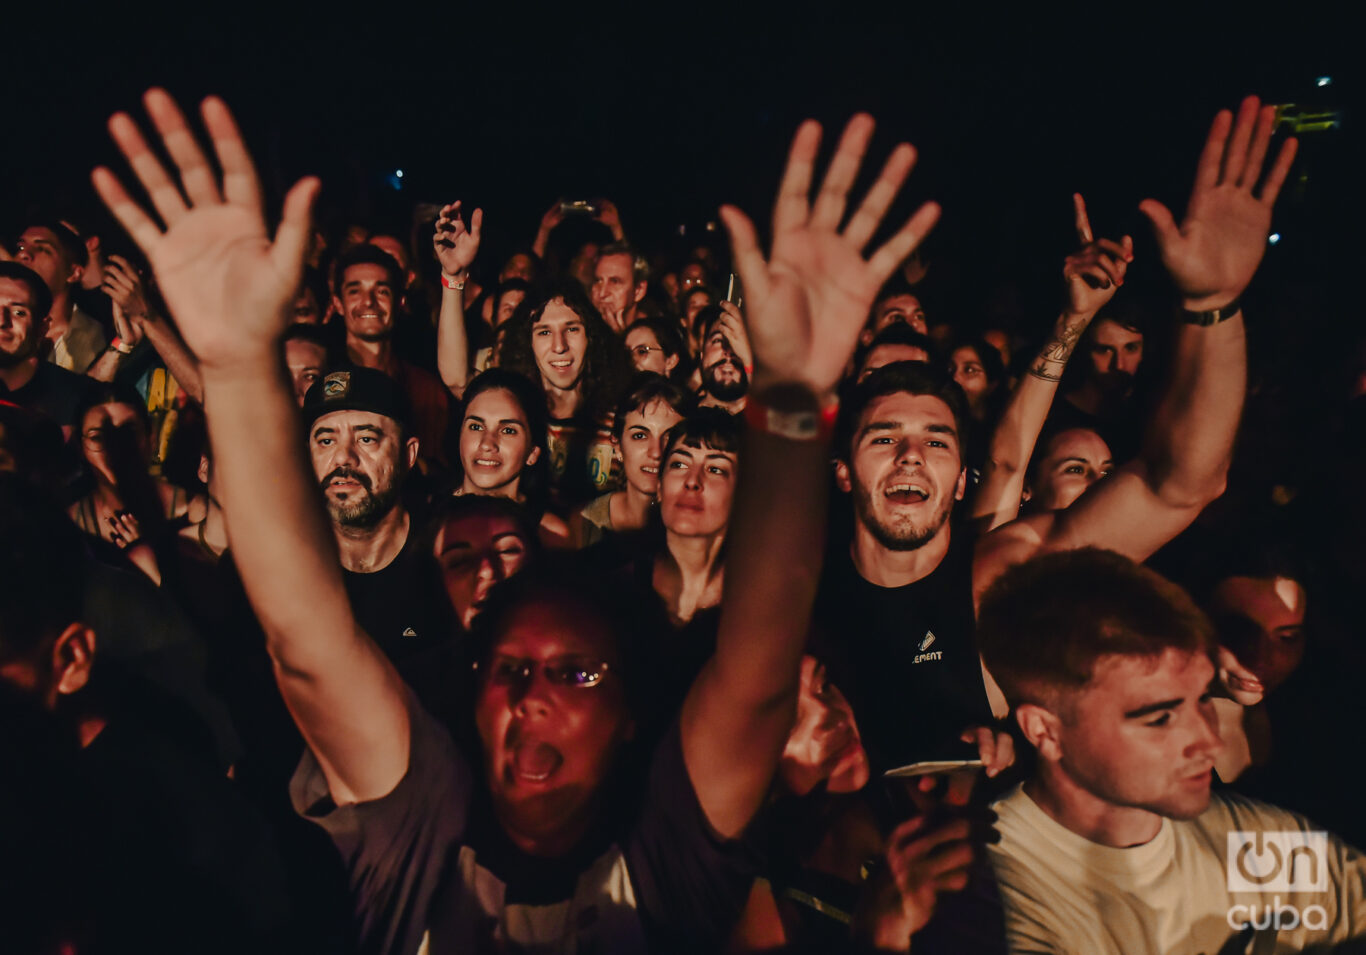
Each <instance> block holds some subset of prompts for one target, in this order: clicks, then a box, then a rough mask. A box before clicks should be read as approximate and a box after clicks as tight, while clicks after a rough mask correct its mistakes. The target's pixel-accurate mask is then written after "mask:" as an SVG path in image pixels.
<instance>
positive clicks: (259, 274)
mask: <svg viewBox="0 0 1366 955" xmlns="http://www.w3.org/2000/svg"><path fill="white" fill-rule="evenodd" d="M143 101H144V103H145V104H146V107H147V112H148V114H149V115H150V116H151V118H152V123H153V125H154V126H156V129H157V132H158V134H159V135H160V136H161V141H162V143H163V145H164V146H165V147H166V151H167V153H169V154H170V156H171V159H172V161H173V162H174V163H175V165H176V169H177V171H178V173H179V180H180V182H179V187H178V186H177V183H176V181H175V180H174V179H172V178H171V177H170V176H169V175H168V174H167V172H166V170H165V169H164V168H163V167H162V165H161V162H160V160H158V159H157V157H156V155H155V154H154V153H153V152H152V150H151V149H150V148H149V147H148V145H147V143H146V141H145V140H144V139H143V138H142V134H141V133H140V132H139V131H138V128H137V125H136V124H135V123H134V122H133V120H132V118H131V117H129V116H128V115H127V114H126V113H116V114H115V115H114V116H113V117H112V118H110V120H109V132H110V134H111V135H112V136H113V137H114V142H115V143H116V144H117V145H118V147H119V149H120V151H121V152H122V153H123V155H124V157H125V158H126V159H127V160H128V163H129V165H131V166H132V167H133V172H134V174H135V175H136V176H137V178H138V181H139V182H141V183H142V185H143V187H144V188H145V189H146V190H147V194H148V196H149V197H150V198H151V200H152V205H153V206H154V207H155V209H156V212H157V214H158V216H160V218H161V220H162V222H164V223H165V229H164V230H163V229H162V227H161V226H159V225H158V224H157V222H156V220H154V219H153V218H152V217H151V216H150V215H149V214H148V213H147V211H146V210H144V209H143V208H142V207H140V206H139V205H138V203H136V202H134V201H133V199H132V198H131V197H130V196H129V195H128V193H127V191H126V190H125V189H124V188H123V185H122V184H121V183H120V182H119V180H118V178H117V177H115V175H114V174H113V173H112V172H111V171H110V170H108V169H106V168H104V167H100V168H98V169H96V170H95V171H94V173H93V174H92V176H91V178H92V181H93V182H94V184H95V189H96V191H97V192H98V193H99V194H100V198H101V199H103V200H104V204H105V205H106V206H108V207H109V211H110V212H112V213H113V214H114V216H115V218H117V219H118V220H119V222H120V223H122V225H123V227H124V228H125V229H127V230H128V232H129V234H130V235H132V237H133V239H134V241H136V242H137V244H138V247H139V248H141V249H142V251H143V254H144V255H146V256H147V260H148V261H149V262H150V263H151V264H152V269H153V271H154V272H155V274H156V277H157V281H158V283H159V284H160V287H161V292H162V296H163V297H164V298H165V300H166V304H167V306H168V307H169V308H170V310H171V313H172V314H173V315H174V317H175V319H176V322H177V324H178V325H179V328H180V331H181V333H182V335H183V336H184V338H185V341H186V344H188V345H189V346H190V348H191V350H192V351H193V352H194V353H195V354H196V355H197V356H198V358H199V361H200V364H201V366H202V367H203V368H205V369H206V370H208V369H214V368H228V367H234V366H251V367H259V365H260V361H261V356H262V354H263V353H264V352H266V351H267V350H273V349H274V347H275V342H276V340H277V339H278V337H279V335H280V334H281V333H282V332H283V331H284V329H285V327H286V326H287V324H288V322H289V311H288V306H289V305H290V304H291V302H292V301H293V298H294V291H295V289H296V288H297V287H298V284H299V278H300V275H301V274H302V271H303V259H304V253H305V251H307V248H308V243H309V239H310V236H311V234H312V232H311V227H310V224H309V210H310V208H311V206H312V204H313V200H314V198H315V197H316V196H317V193H318V187H319V183H318V180H317V179H314V178H311V177H310V178H306V179H302V180H300V181H299V182H297V183H295V185H294V187H293V188H292V189H290V191H289V194H288V195H287V196H286V197H285V202H284V212H283V216H282V219H281V222H280V227H279V229H278V230H277V231H276V234H275V241H274V242H273V243H272V242H271V241H270V238H269V237H268V236H267V235H266V225H265V218H264V216H263V214H262V209H261V190H260V185H259V183H258V181H257V178H256V170H255V168H254V167H253V166H252V162H251V157H250V156H249V155H248V154H247V150H246V147H245V145H243V143H242V136H241V134H240V133H239V132H238V129H237V124H236V122H235V121H234V120H233V118H232V113H231V112H229V111H228V107H227V106H226V105H225V104H224V103H223V101H222V100H220V99H217V98H215V97H209V98H208V99H206V100H204V102H203V104H202V105H201V107H200V112H201V115H202V116H203V118H204V125H205V127H206V128H207V130H208V133H209V136H210V138H211V139H212V140H213V143H214V152H215V154H216V155H217V157H218V162H219V165H220V166H221V167H222V170H223V178H222V187H221V189H220V186H219V183H218V179H217V177H216V176H215V174H214V170H213V168H212V167H211V166H210V165H209V162H208V160H207V159H206V158H205V156H204V153H203V152H202V151H201V150H200V148H199V145H198V143H196V142H195V138H194V135H193V134H192V133H191V132H190V129H189V127H188V126H187V125H186V122H185V117H184V116H183V115H182V114H181V112H180V109H179V108H178V107H177V106H176V104H175V102H174V101H173V100H172V99H171V97H170V96H169V95H168V94H167V93H166V92H165V91H164V90H159V89H152V90H148V91H147V94H146V95H145V96H144V97H143ZM182 189H183V193H182Z"/></svg>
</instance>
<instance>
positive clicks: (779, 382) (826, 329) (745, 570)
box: [682, 116, 939, 836]
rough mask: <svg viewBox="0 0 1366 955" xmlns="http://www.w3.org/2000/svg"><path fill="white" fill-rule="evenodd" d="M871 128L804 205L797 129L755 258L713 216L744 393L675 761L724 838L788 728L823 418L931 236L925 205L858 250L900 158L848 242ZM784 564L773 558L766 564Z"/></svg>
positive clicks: (819, 519)
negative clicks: (713, 603) (746, 374)
mask: <svg viewBox="0 0 1366 955" xmlns="http://www.w3.org/2000/svg"><path fill="white" fill-rule="evenodd" d="M872 131H873V121H872V119H871V118H870V117H868V116H856V117H854V119H853V120H851V121H850V123H849V126H848V128H847V129H846V130H845V132H844V137H843V139H842V140H841V142H840V146H839V150H838V151H837V153H836V155H835V157H834V159H833V160H832V161H831V164H830V169H829V171H828V172H827V174H826V177H825V182H824V184H823V186H822V187H821V191H820V193H819V195H818V196H817V198H816V201H815V203H814V205H812V204H811V203H810V201H809V198H808V193H809V191H810V186H811V179H812V172H813V166H814V163H815V159H816V151H817V148H818V146H819V144H820V136H821V130H820V127H819V126H818V125H817V124H816V123H814V122H807V123H806V124H804V125H803V126H802V127H801V129H800V130H799V131H798V132H797V136H796V138H795V140H794V141H793V143H792V151H791V154H790V156H789V158H788V163H787V170H786V172H785V173H784V176H783V181H782V185H781V187H780V189H779V193H778V199H777V203H776V205H775V208H774V212H773V252H772V255H771V257H770V260H769V261H767V262H766V261H765V260H764V257H763V253H762V252H761V251H760V249H759V246H758V242H757V238H756V235H755V230H754V226H753V224H752V223H751V222H750V220H749V219H748V218H746V216H745V215H744V213H742V212H740V211H739V210H738V209H735V208H732V207H725V208H723V209H722V210H721V217H722V219H723V220H724V221H725V224H726V228H727V229H728V230H729V232H730V236H731V246H732V249H733V250H734V257H735V262H736V268H737V269H738V270H739V272H740V276H741V278H742V279H743V280H744V283H745V291H746V294H747V296H748V297H749V339H750V343H751V346H752V348H753V353H754V365H755V369H754V388H753V390H752V392H751V399H750V402H751V404H750V410H749V411H748V412H747V416H748V418H749V420H750V422H751V426H750V427H749V428H748V429H747V434H746V443H745V448H744V451H743V453H742V455H741V457H740V486H739V488H738V489H737V491H736V497H735V505H734V514H735V516H734V518H733V524H732V531H731V534H730V538H729V539H730V540H731V541H732V543H731V545H730V553H729V554H728V555H727V558H726V595H725V598H724V601H723V603H722V608H721V623H720V630H719V632H718V635H717V647H716V653H715V655H714V656H713V657H712V659H711V660H710V661H709V662H708V664H707V666H706V667H705V668H704V669H703V671H702V673H701V674H700V675H699V676H698V678H697V680H696V682H695V683H694V684H693V686H692V689H691V691H690V692H689V694H688V698H687V700H686V702H685V703H684V705H683V714H682V733H683V755H684V759H685V761H686V763H687V766H688V773H689V776H690V777H691V779H692V782H693V786H694V788H695V789H696V791H697V795H698V798H699V800H700V801H701V804H702V808H703V810H704V811H705V812H706V813H707V818H708V819H709V820H710V822H711V824H712V826H713V827H714V828H715V829H716V830H717V831H718V832H719V833H721V834H722V835H723V836H735V835H738V834H739V833H740V831H741V830H743V829H744V827H745V826H746V825H747V824H748V823H749V821H750V819H751V818H752V817H753V815H754V813H755V811H756V810H757V809H758V808H759V806H760V805H761V804H762V802H763V800H764V797H765V795H766V793H767V791H768V787H769V784H770V781H771V779H772V776H773V772H774V769H775V767H776V766H777V761H778V757H779V755H780V754H781V752H782V748H783V743H784V741H785V740H786V739H787V735H788V732H789V731H790V730H791V728H792V720H793V716H794V706H795V701H796V696H797V684H798V674H799V669H800V665H801V655H802V646H803V643H804V642H805V639H806V634H807V628H808V626H809V623H810V616H811V607H812V603H813V601H814V599H815V592H816V582H817V578H818V577H819V575H820V567H821V554H822V548H823V540H824V535H825V491H826V484H827V481H828V476H827V469H828V467H829V460H830V448H829V440H828V438H829V436H828V429H827V428H821V427H818V423H819V422H820V421H821V420H822V411H823V410H826V411H829V410H833V408H832V405H833V401H834V398H833V395H834V389H835V385H836V383H837V382H838V381H839V378H840V374H841V372H842V371H843V369H844V366H845V363H846V362H847V361H848V359H849V355H850V354H851V353H852V352H853V350H854V344H855V342H856V340H857V338H858V333H859V330H860V329H861V328H862V326H863V320H864V318H865V317H866V315H867V313H868V309H869V307H871V305H872V302H873V297H874V296H875V295H876V294H877V290H878V288H879V287H880V286H881V285H882V283H883V282H884V281H885V280H886V278H887V277H888V276H889V275H891V273H892V271H893V270H894V269H896V267H897V266H898V265H900V264H901V262H902V260H903V259H905V258H906V256H907V255H908V254H910V252H911V250H912V249H914V248H915V246H916V244H917V243H918V242H919V241H920V240H921V239H922V238H924V236H925V234H926V233H927V232H928V231H929V230H930V228H932V227H933V225H934V223H935V221H936V220H937V218H938V215H939V209H938V207H937V206H935V205H933V204H930V205H926V206H923V207H922V208H921V209H920V210H919V211H918V212H917V213H916V214H915V215H914V216H913V217H912V218H911V220H910V221H909V222H908V223H906V225H905V226H904V227H903V228H902V229H901V230H900V231H899V232H897V233H896V235H894V236H893V237H892V238H891V239H889V240H888V242H887V244H886V245H884V246H882V248H880V249H879V250H878V251H877V252H876V253H875V254H874V255H873V256H872V257H871V258H870V259H864V257H863V248H864V246H866V245H867V244H868V242H869V240H870V239H871V238H872V236H873V233H874V232H875V231H876V230H877V227H878V225H879V223H880V222H881V221H882V218H883V216H884V215H885V214H886V212H887V208H888V206H889V205H890V204H891V202H892V200H893V198H895V196H896V193H897V191H898V190H899V189H900V187H901V183H902V181H903V180H904V179H905V178H906V175H907V173H909V172H910V169H911V165H912V164H913V162H914V160H915V151H914V150H913V149H912V148H911V147H910V146H909V145H905V144H903V145H901V146H898V147H897V148H896V150H895V151H894V152H893V153H892V155H891V157H890V158H889V159H888V160H887V164H886V166H885V167H884V168H883V170H882V175H881V176H880V177H879V178H878V180H877V182H876V183H874V184H873V187H872V188H871V189H870V190H869V192H868V195H867V196H866V197H865V198H864V200H863V204H862V205H861V206H860V207H859V209H858V211H857V212H855V213H854V215H853V217H852V218H851V219H850V221H849V225H848V227H847V228H845V230H844V231H843V232H840V231H839V224H840V221H841V219H842V218H843V215H844V211H845V203H846V195H847V193H848V191H849V188H850V186H851V185H852V184H853V181H854V178H855V177H856V175H857V173H858V169H859V166H860V164H861V161H862V157H863V153H864V150H865V149H866V148H867V145H868V139H869V137H870V136H871V135H872ZM775 554H781V555H782V559H781V560H774V559H773V558H774V555H775Z"/></svg>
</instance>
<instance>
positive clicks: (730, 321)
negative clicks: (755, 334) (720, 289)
mask: <svg viewBox="0 0 1366 955" xmlns="http://www.w3.org/2000/svg"><path fill="white" fill-rule="evenodd" d="M719 306H720V309H721V317H720V318H718V319H717V320H716V324H715V326H714V330H717V331H720V332H721V334H722V335H725V336H726V341H728V342H730V347H731V350H732V351H734V352H735V357H736V358H737V359H738V360H739V362H740V364H741V365H743V366H744V367H745V370H746V371H748V370H749V369H751V368H753V367H754V350H753V349H751V348H750V347H749V333H748V332H747V331H745V319H744V316H743V315H741V314H740V308H739V306H737V305H736V304H735V303H734V302H727V301H724V300H722V301H721V302H720V303H719Z"/></svg>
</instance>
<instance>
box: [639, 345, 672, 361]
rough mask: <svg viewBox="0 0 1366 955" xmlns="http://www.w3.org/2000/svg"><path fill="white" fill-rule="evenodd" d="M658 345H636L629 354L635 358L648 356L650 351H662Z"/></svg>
mask: <svg viewBox="0 0 1366 955" xmlns="http://www.w3.org/2000/svg"><path fill="white" fill-rule="evenodd" d="M663 350H664V349H662V348H660V347H659V346H658V345H636V346H634V347H633V348H632V349H631V354H632V355H635V356H636V357H637V358H649V357H650V352H652V351H663Z"/></svg>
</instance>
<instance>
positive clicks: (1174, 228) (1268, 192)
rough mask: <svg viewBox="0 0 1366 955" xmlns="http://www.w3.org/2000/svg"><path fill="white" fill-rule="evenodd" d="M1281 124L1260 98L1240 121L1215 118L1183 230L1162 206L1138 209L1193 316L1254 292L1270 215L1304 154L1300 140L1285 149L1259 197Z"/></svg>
mask: <svg viewBox="0 0 1366 955" xmlns="http://www.w3.org/2000/svg"><path fill="white" fill-rule="evenodd" d="M1275 119H1276V109H1275V107H1274V106H1264V107H1263V106H1260V105H1259V103H1258V100H1257V97H1255V96H1249V97H1248V98H1247V99H1245V100H1243V103H1242V106H1240V107H1239V109H1238V117H1237V119H1236V121H1235V119H1234V117H1233V115H1232V114H1231V113H1230V112H1229V111H1228V110H1221V111H1220V112H1219V114H1218V115H1216V116H1215V117H1214V123H1213V124H1212V125H1211V126H1210V130H1209V137H1208V138H1207V139H1206V140H1205V149H1204V152H1203V153H1201V155H1200V163H1199V165H1198V166H1197V168H1196V172H1195V187H1194V189H1192V190H1191V197H1190V201H1189V202H1188V203H1187V204H1186V217H1185V219H1184V220H1183V221H1182V222H1181V224H1180V225H1177V223H1176V220H1175V219H1174V218H1173V217H1172V214H1171V212H1170V211H1169V210H1168V209H1167V207H1166V206H1164V205H1162V203H1160V202H1158V201H1157V200H1155V199H1145V200H1144V201H1143V202H1141V203H1139V206H1138V208H1139V210H1140V211H1141V212H1142V213H1143V214H1144V215H1146V216H1147V217H1148V218H1149V219H1150V220H1151V221H1152V224H1153V231H1154V233H1156V236H1157V244H1158V248H1159V249H1160V251H1161V253H1162V264H1163V265H1164V266H1165V267H1166V269H1167V271H1168V272H1169V273H1170V274H1171V277H1172V281H1174V282H1175V283H1176V287H1177V289H1178V291H1179V292H1180V294H1181V298H1182V302H1183V305H1184V307H1185V308H1187V309H1190V310H1193V311H1205V310H1208V309H1215V308H1222V307H1224V306H1226V305H1228V304H1229V303H1230V302H1232V301H1233V300H1234V299H1236V298H1238V296H1240V295H1241V294H1242V293H1243V290H1244V289H1245V288H1247V285H1248V283H1249V282H1251V281H1252V276H1253V274H1254V273H1255V272H1256V271H1257V266H1258V265H1259V264H1260V263H1261V261H1262V254H1263V253H1264V252H1265V251H1266V239H1267V234H1268V232H1269V231H1270V229H1271V207H1272V206H1273V205H1274V204H1275V202H1276V196H1277V194H1278V193H1279V192H1280V191H1281V185H1282V184H1283V183H1284V182H1285V177H1286V173H1288V172H1289V171H1290V164H1291V162H1293V161H1294V159H1295V151H1296V149H1297V147H1298V142H1297V141H1296V140H1295V139H1293V138H1292V139H1287V140H1286V141H1285V143H1284V144H1283V145H1282V146H1281V149H1280V152H1279V153H1278V154H1277V155H1276V159H1275V162H1273V163H1272V165H1271V168H1270V169H1269V171H1267V172H1266V177H1265V180H1264V181H1263V182H1262V188H1261V194H1260V195H1257V194H1255V192H1254V189H1255V187H1256V185H1257V182H1258V180H1261V179H1262V174H1263V164H1264V160H1265V159H1266V154H1267V146H1268V145H1269V144H1270V142H1271V133H1272V130H1273V127H1274V125H1275Z"/></svg>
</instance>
